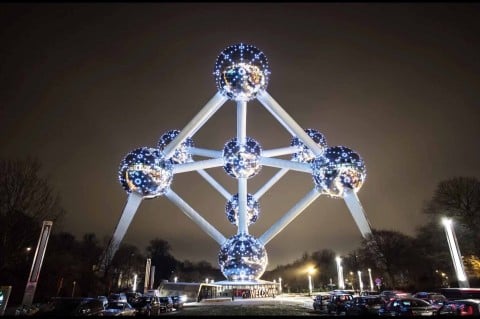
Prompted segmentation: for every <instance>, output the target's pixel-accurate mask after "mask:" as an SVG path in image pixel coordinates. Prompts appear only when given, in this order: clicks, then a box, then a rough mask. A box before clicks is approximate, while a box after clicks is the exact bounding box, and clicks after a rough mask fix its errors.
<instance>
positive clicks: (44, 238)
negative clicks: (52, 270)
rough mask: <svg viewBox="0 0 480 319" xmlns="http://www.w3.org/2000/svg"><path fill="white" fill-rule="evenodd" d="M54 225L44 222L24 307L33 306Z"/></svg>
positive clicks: (26, 288)
mask: <svg viewBox="0 0 480 319" xmlns="http://www.w3.org/2000/svg"><path fill="white" fill-rule="evenodd" d="M52 225H53V222H51V221H44V222H43V226H42V231H41V232H40V238H39V239H38V244H37V250H36V251H35V256H34V257H33V262H32V268H31V269H30V275H29V276H28V280H27V286H26V287H25V294H24V295H23V301H22V305H27V306H31V305H32V302H33V296H34V295H35V290H36V289H37V282H38V277H39V276H40V270H41V268H42V263H43V257H45V250H46V249H47V243H48V238H49V237H50V232H51V229H52Z"/></svg>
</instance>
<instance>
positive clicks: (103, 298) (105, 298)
mask: <svg viewBox="0 0 480 319" xmlns="http://www.w3.org/2000/svg"><path fill="white" fill-rule="evenodd" d="M97 299H98V300H100V301H101V302H102V304H103V307H104V308H105V307H106V306H107V304H108V298H107V296H98V297H97Z"/></svg>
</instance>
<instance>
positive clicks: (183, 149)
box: [158, 130, 194, 164]
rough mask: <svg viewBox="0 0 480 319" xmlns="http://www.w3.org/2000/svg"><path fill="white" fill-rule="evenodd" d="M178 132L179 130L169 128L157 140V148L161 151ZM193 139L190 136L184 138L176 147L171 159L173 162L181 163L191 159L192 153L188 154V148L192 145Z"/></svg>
mask: <svg viewBox="0 0 480 319" xmlns="http://www.w3.org/2000/svg"><path fill="white" fill-rule="evenodd" d="M178 134H180V131H179V130H170V131H168V132H165V133H164V134H163V135H162V136H160V139H159V140H158V148H159V149H160V150H161V151H163V150H164V149H165V147H167V145H168V144H170V142H171V141H173V140H174V139H175V137H177V135H178ZM193 146H194V144H193V140H192V139H191V138H187V139H185V141H183V142H182V143H181V144H180V146H179V147H178V148H176V149H175V152H174V153H173V155H172V157H171V158H170V159H171V161H172V162H173V163H175V164H183V163H187V162H191V161H192V154H190V150H189V149H190V148H191V147H193Z"/></svg>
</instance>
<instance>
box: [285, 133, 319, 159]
mask: <svg viewBox="0 0 480 319" xmlns="http://www.w3.org/2000/svg"><path fill="white" fill-rule="evenodd" d="M305 132H306V133H307V134H308V136H310V137H311V138H312V140H313V141H314V142H315V143H316V144H317V145H318V146H320V147H321V148H322V149H323V150H324V151H325V149H326V148H327V146H328V145H327V140H326V139H325V137H324V136H323V134H322V133H320V132H319V131H317V130H315V129H311V128H307V129H305ZM290 146H296V147H297V148H298V149H299V151H298V152H296V153H294V154H293V155H292V161H294V162H301V163H311V162H313V160H314V159H315V157H316V156H315V154H313V152H312V151H311V150H310V149H309V148H308V147H307V146H306V145H305V144H304V143H303V142H302V141H301V140H300V139H299V138H298V137H294V138H292V140H291V142H290Z"/></svg>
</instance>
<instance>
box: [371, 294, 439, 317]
mask: <svg viewBox="0 0 480 319" xmlns="http://www.w3.org/2000/svg"><path fill="white" fill-rule="evenodd" d="M435 314H436V309H435V308H434V307H433V306H432V305H431V304H430V303H429V302H428V301H425V300H423V299H418V298H413V297H410V298H395V299H393V300H391V301H390V302H388V303H387V304H385V305H384V306H383V307H381V308H380V309H379V310H378V315H380V316H433V315H435Z"/></svg>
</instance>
